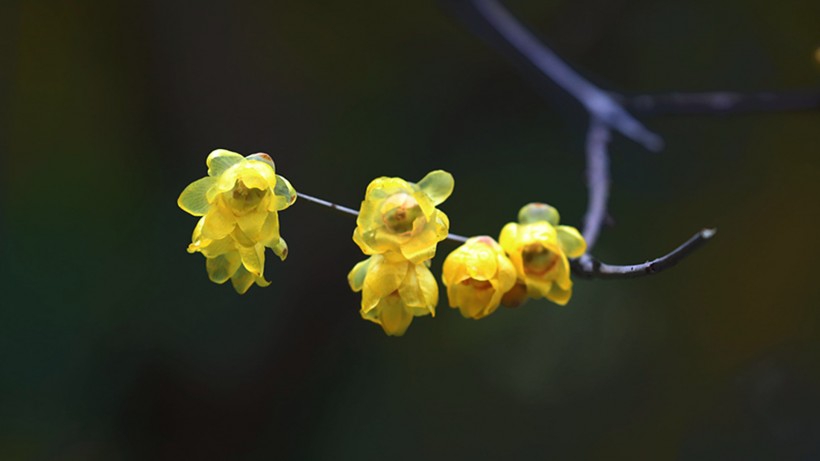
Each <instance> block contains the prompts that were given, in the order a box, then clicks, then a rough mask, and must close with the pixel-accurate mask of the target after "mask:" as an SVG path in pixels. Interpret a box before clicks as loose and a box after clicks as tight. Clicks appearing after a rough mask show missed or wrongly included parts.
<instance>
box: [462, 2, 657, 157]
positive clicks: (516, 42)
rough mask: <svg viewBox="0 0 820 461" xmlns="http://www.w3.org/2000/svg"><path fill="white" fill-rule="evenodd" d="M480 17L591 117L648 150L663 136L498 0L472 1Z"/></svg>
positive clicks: (653, 147) (655, 148)
mask: <svg viewBox="0 0 820 461" xmlns="http://www.w3.org/2000/svg"><path fill="white" fill-rule="evenodd" d="M472 3H473V5H474V6H475V9H476V10H477V11H478V13H479V14H480V15H481V17H482V18H483V19H484V20H485V21H486V22H487V23H488V24H489V25H490V26H491V27H492V28H493V29H495V30H496V31H497V32H498V34H499V35H501V37H502V38H503V39H504V40H506V41H507V43H509V44H510V45H511V46H512V47H513V48H514V49H515V50H517V51H518V52H519V53H520V54H521V55H523V56H524V57H525V58H526V59H527V60H528V61H529V62H531V63H532V64H533V65H534V66H535V67H537V68H538V70H540V71H541V72H543V73H544V75H546V76H547V77H548V78H549V79H550V80H552V81H554V82H555V83H556V84H557V85H558V86H559V87H561V88H562V89H563V90H564V91H566V92H567V93H569V94H570V95H571V96H572V97H573V98H575V99H576V100H578V102H580V103H581V104H582V105H583V106H584V108H586V110H587V112H589V114H590V116H592V117H595V118H597V119H598V120H600V121H601V122H602V123H605V124H606V125H608V126H609V127H610V128H612V129H613V130H615V131H617V132H619V133H621V134H623V135H624V136H626V137H627V138H629V139H631V140H633V141H635V142H637V143H638V144H641V145H643V146H644V147H645V148H646V149H649V150H651V151H655V152H657V151H659V150H661V149H662V148H663V139H662V138H661V137H660V136H658V135H657V134H655V133H653V132H651V131H649V129H647V128H646V127H645V126H644V125H643V124H642V123H641V122H639V121H638V120H637V119H636V118H635V117H633V116H632V115H630V114H629V112H627V111H626V109H624V108H623V106H621V105H620V104H619V103H618V102H617V101H616V100H615V99H614V98H613V97H612V96H610V94H609V93H607V92H606V91H603V90H602V89H600V88H598V87H597V86H595V85H593V84H592V83H591V82H589V81H588V80H587V79H585V78H584V77H582V76H581V75H580V74H579V73H578V72H576V71H575V70H573V69H572V67H570V66H569V65H568V64H567V63H565V62H564V61H563V60H562V59H561V58H560V57H558V55H557V54H555V52H553V51H552V50H551V49H549V48H548V47H547V46H545V45H544V44H542V43H541V42H540V41H539V40H538V39H537V38H536V37H535V36H534V35H533V34H532V33H531V32H530V31H529V30H527V28H526V27H524V26H523V25H522V24H521V23H520V22H518V20H517V19H516V18H515V17H513V15H512V14H510V12H509V11H507V9H506V8H504V6H503V5H501V3H499V2H498V1H497V0H472Z"/></svg>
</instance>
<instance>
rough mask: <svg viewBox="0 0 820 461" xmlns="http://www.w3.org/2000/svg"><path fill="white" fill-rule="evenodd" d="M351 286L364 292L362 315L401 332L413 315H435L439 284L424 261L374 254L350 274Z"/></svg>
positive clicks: (394, 332)
mask: <svg viewBox="0 0 820 461" xmlns="http://www.w3.org/2000/svg"><path fill="white" fill-rule="evenodd" d="M347 280H348V282H349V283H350V288H351V289H353V291H356V292H358V291H361V292H362V308H361V315H362V318H364V319H366V320H370V321H371V322H374V323H378V324H379V325H381V327H382V329H384V332H385V333H387V334H388V335H390V336H401V335H403V334H404V332H405V331H407V327H409V326H410V323H411V322H412V321H413V317H419V316H423V315H433V316H435V315H436V305H437V304H438V285H437V284H436V279H435V277H433V274H432V273H431V272H430V269H428V268H427V265H426V264H425V263H420V264H414V263H412V262H409V261H406V260H404V261H394V260H388V259H386V258H385V257H384V256H382V255H375V256H371V257H370V258H368V259H366V260H364V261H361V262H360V263H358V264H356V266H354V267H353V270H351V271H350V273H349V274H348V275H347Z"/></svg>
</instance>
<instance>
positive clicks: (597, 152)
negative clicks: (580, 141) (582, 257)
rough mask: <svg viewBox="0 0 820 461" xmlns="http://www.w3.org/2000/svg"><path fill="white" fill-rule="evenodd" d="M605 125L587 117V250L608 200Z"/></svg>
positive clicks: (602, 218)
mask: <svg viewBox="0 0 820 461" xmlns="http://www.w3.org/2000/svg"><path fill="white" fill-rule="evenodd" d="M607 143H609V129H608V128H607V126H606V125H604V124H603V123H602V122H601V121H600V120H598V119H597V118H595V117H592V118H590V120H589V130H588V131H587V146H586V147H587V190H589V200H588V204H587V212H586V214H585V215H584V231H583V234H584V240H586V242H587V251H591V250H592V247H594V246H595V242H597V241H598V234H599V233H600V232H601V226H603V224H604V220H605V219H606V216H607V202H608V201H609V183H610V181H609V154H608V153H607V150H606V146H607Z"/></svg>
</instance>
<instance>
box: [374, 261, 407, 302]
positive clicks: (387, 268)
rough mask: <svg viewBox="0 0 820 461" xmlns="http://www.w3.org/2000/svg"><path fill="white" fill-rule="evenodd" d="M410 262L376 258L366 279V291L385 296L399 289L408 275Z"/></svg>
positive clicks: (381, 296)
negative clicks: (395, 261)
mask: <svg viewBox="0 0 820 461" xmlns="http://www.w3.org/2000/svg"><path fill="white" fill-rule="evenodd" d="M408 267H409V264H408V263H406V262H405V263H394V262H389V261H387V260H385V259H384V258H374V259H373V262H372V263H371V265H370V267H369V268H368V271H367V276H366V277H365V279H364V290H365V292H368V291H369V292H371V293H372V294H373V295H374V296H377V297H379V298H383V297H385V296H387V295H389V294H391V293H393V292H394V291H396V290H398V289H399V287H400V286H401V282H402V281H403V280H404V277H405V275H407V270H408Z"/></svg>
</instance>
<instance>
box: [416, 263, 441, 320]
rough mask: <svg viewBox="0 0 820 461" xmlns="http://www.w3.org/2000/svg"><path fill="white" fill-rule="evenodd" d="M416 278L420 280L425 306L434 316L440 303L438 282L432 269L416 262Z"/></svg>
mask: <svg viewBox="0 0 820 461" xmlns="http://www.w3.org/2000/svg"><path fill="white" fill-rule="evenodd" d="M415 269H416V279H417V280H418V284H419V290H420V291H421V293H422V296H423V297H424V301H425V306H427V307H428V308H429V311H430V313H431V314H433V316H434V317H435V315H436V306H437V305H438V283H436V278H435V277H434V276H433V273H432V272H430V269H428V268H427V266H425V265H423V264H416V267H415Z"/></svg>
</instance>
